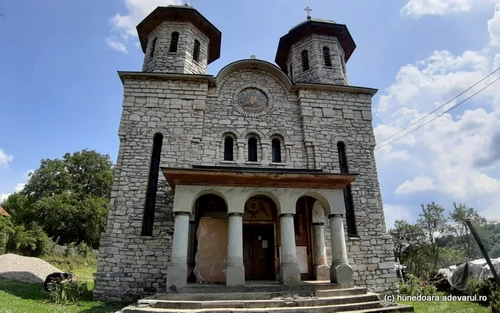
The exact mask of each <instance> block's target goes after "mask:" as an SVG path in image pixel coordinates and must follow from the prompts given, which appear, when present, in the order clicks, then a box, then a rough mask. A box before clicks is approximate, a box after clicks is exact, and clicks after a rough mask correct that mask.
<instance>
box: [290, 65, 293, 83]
mask: <svg viewBox="0 0 500 313" xmlns="http://www.w3.org/2000/svg"><path fill="white" fill-rule="evenodd" d="M290 80H291V81H292V83H293V66H292V64H290Z"/></svg>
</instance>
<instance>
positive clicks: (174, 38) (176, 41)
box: [168, 32, 179, 52]
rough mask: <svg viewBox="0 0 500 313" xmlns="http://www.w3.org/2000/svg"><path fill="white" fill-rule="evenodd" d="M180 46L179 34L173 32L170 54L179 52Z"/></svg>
mask: <svg viewBox="0 0 500 313" xmlns="http://www.w3.org/2000/svg"><path fill="white" fill-rule="evenodd" d="M178 45H179V33H178V32H173V33H172V36H171V37H170V48H169V49H168V52H177V46H178Z"/></svg>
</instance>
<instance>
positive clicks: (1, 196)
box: [0, 193, 11, 203]
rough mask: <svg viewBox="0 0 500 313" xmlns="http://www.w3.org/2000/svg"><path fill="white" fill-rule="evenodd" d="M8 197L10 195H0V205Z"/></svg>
mask: <svg viewBox="0 0 500 313" xmlns="http://www.w3.org/2000/svg"><path fill="white" fill-rule="evenodd" d="M10 195H11V194H10V193H0V203H2V202H4V201H5V200H6V199H7V198H8V197H9V196H10Z"/></svg>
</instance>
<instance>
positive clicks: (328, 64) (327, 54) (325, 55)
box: [323, 46, 332, 67]
mask: <svg viewBox="0 0 500 313" xmlns="http://www.w3.org/2000/svg"><path fill="white" fill-rule="evenodd" d="M323 59H325V66H326V67H332V55H331V54H330V48H328V47H327V46H324V47H323Z"/></svg>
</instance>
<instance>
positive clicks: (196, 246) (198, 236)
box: [188, 194, 228, 283]
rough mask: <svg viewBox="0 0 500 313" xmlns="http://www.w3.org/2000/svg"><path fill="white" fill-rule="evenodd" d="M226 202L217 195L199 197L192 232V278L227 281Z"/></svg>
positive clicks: (190, 257)
mask: <svg viewBox="0 0 500 313" xmlns="http://www.w3.org/2000/svg"><path fill="white" fill-rule="evenodd" d="M227 212H228V211H227V203H226V201H225V200H224V199H223V198H222V197H220V196H218V195H215V194H206V195H203V196H201V197H199V198H198V200H196V202H195V208H194V225H193V227H192V228H193V229H192V231H191V234H190V237H191V240H190V243H192V247H191V248H190V253H189V263H190V264H189V267H190V274H189V277H188V281H191V282H193V281H197V282H214V283H224V282H225V281H226V275H225V271H226V262H225V260H226V258H227V245H228V218H227Z"/></svg>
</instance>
